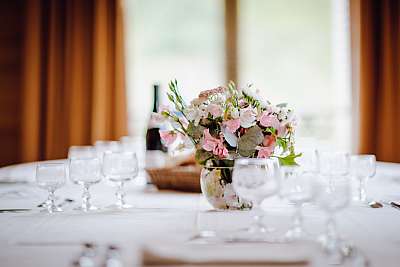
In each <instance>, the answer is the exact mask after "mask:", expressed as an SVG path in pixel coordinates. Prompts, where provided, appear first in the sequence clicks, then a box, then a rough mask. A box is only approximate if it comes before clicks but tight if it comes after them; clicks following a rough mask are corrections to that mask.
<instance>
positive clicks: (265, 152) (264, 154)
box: [256, 146, 274, 158]
mask: <svg viewBox="0 0 400 267" xmlns="http://www.w3.org/2000/svg"><path fill="white" fill-rule="evenodd" d="M256 149H257V150H258V154H257V158H269V157H270V156H271V155H272V152H274V147H273V146H269V147H264V146H257V147H256Z"/></svg>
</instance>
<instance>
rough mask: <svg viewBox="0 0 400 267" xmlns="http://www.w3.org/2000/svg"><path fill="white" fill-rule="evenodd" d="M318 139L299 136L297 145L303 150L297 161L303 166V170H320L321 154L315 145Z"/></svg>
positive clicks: (316, 171)
mask: <svg viewBox="0 0 400 267" xmlns="http://www.w3.org/2000/svg"><path fill="white" fill-rule="evenodd" d="M316 142H317V141H316V140H315V139H313V138H299V139H297V140H296V147H297V149H298V150H299V151H300V152H301V154H302V155H301V157H298V158H297V159H296V162H297V163H298V164H299V166H301V169H302V171H303V172H310V173H313V174H317V173H318V172H319V169H320V167H319V155H318V150H317V149H316V147H315V143H316Z"/></svg>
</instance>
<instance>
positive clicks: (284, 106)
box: [276, 103, 288, 108]
mask: <svg viewBox="0 0 400 267" xmlns="http://www.w3.org/2000/svg"><path fill="white" fill-rule="evenodd" d="M287 105H288V103H280V104H278V105H276V106H277V107H278V108H286V107H287Z"/></svg>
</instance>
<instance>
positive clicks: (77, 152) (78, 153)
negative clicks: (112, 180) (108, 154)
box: [68, 146, 97, 159]
mask: <svg viewBox="0 0 400 267" xmlns="http://www.w3.org/2000/svg"><path fill="white" fill-rule="evenodd" d="M96 155H97V154H96V149H95V148H94V147H93V146H71V147H70V148H69V149H68V158H69V159H72V158H94V157H96Z"/></svg>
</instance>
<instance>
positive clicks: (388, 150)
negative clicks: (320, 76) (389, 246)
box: [350, 0, 400, 162]
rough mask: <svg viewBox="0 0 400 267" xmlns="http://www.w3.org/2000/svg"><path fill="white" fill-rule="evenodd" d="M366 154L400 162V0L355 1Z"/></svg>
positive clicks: (357, 66)
mask: <svg viewBox="0 0 400 267" xmlns="http://www.w3.org/2000/svg"><path fill="white" fill-rule="evenodd" d="M350 12H351V13H350V15H351V26H352V27H351V30H352V49H353V51H352V52H353V78H354V85H355V86H356V89H358V91H359V114H360V121H359V124H360V125H359V131H360V132H359V135H360V147H359V152H360V153H373V154H376V156H377V158H378V160H382V161H391V162H400V0H381V1H378V0H351V1H350Z"/></svg>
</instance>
